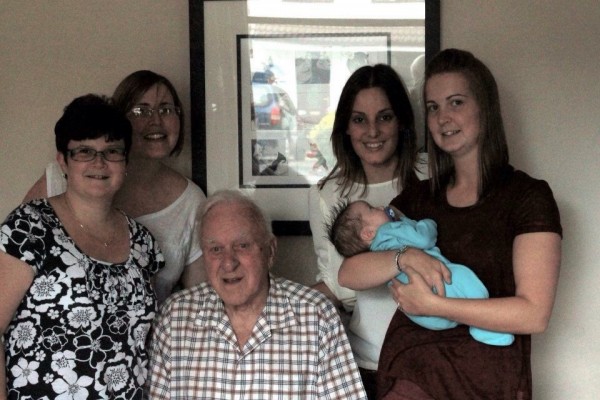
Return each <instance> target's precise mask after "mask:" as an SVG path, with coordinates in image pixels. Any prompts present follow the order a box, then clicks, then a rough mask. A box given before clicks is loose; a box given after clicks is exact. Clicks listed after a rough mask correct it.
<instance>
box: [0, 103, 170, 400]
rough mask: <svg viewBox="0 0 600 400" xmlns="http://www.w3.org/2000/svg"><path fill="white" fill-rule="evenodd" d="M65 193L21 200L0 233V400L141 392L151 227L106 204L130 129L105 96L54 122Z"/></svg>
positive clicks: (152, 265) (157, 258)
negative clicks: (149, 229) (65, 188)
mask: <svg viewBox="0 0 600 400" xmlns="http://www.w3.org/2000/svg"><path fill="white" fill-rule="evenodd" d="M55 133H56V147H57V150H58V152H57V160H58V162H59V164H60V166H61V168H62V170H63V172H64V173H65V175H66V176H67V191H66V192H65V193H64V194H61V195H59V196H55V197H51V198H49V199H47V200H46V199H45V200H34V201H31V202H29V203H26V204H23V205H21V206H20V207H18V208H17V209H16V210H14V211H13V212H12V213H11V214H9V215H8V217H7V218H6V220H5V221H4V223H3V224H2V225H1V228H0V229H1V230H0V332H2V333H3V334H4V336H3V341H4V346H0V400H3V399H6V398H8V399H23V398H31V399H108V398H110V399H127V400H129V399H141V398H142V395H143V393H142V388H143V385H144V382H145V379H146V368H147V355H146V346H145V344H146V337H147V334H148V331H149V329H150V326H151V323H152V319H153V318H154V313H155V309H156V299H155V296H154V293H153V291H152V287H151V284H150V280H151V277H152V276H153V275H154V274H155V273H156V272H157V271H158V270H159V269H160V268H162V266H163V265H164V261H163V256H162V254H161V252H160V250H159V249H158V246H157V245H156V242H155V240H154V238H153V237H152V235H151V234H150V232H149V231H148V230H147V229H146V228H144V227H143V226H142V225H140V224H138V223H136V222H135V221H134V220H133V219H132V218H129V217H128V216H126V215H125V214H123V213H122V212H121V211H119V210H117V209H115V208H114V207H113V206H112V201H113V197H114V194H115V193H116V191H117V190H118V189H119V187H120V186H121V184H122V183H123V180H124V178H125V168H126V163H127V154H128V151H129V148H130V146H131V125H130V123H129V121H128V120H127V118H126V117H124V116H123V115H122V114H121V113H120V112H119V111H118V110H116V109H115V108H114V107H113V106H112V105H111V104H110V103H109V102H108V101H107V100H106V99H105V98H104V97H100V96H96V95H86V96H82V97H79V98H77V99H75V100H74V101H73V102H72V103H71V104H69V105H68V106H67V107H66V108H65V111H64V114H63V116H62V117H61V119H60V120H59V121H58V122H57V123H56V127H55Z"/></svg>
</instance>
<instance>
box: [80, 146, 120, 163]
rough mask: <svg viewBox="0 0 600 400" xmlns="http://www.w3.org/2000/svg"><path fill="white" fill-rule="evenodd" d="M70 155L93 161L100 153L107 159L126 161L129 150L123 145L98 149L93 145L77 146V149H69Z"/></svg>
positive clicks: (81, 159)
mask: <svg viewBox="0 0 600 400" xmlns="http://www.w3.org/2000/svg"><path fill="white" fill-rule="evenodd" d="M68 153H69V156H70V157H71V159H72V160H75V161H92V160H95V159H96V156H97V155H98V154H100V155H101V156H102V158H103V159H104V160H105V161H111V162H118V161H125V159H126V158H127V152H126V151H125V149H123V148H121V147H115V148H111V149H106V150H102V151H98V150H96V149H92V148H91V147H77V148H76V149H70V150H69V151H68Z"/></svg>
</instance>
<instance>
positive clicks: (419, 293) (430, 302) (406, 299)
mask: <svg viewBox="0 0 600 400" xmlns="http://www.w3.org/2000/svg"><path fill="white" fill-rule="evenodd" d="M405 274H406V275H407V276H408V280H409V282H408V283H402V282H400V281H399V280H398V279H392V286H391V287H390V291H391V293H392V297H394V301H396V304H398V308H399V309H400V311H403V312H406V313H407V314H413V315H428V316H429V315H432V310H433V309H434V306H435V302H436V301H438V300H439V299H440V296H438V295H437V294H435V293H434V292H433V290H432V288H431V286H429V284H428V283H427V282H426V280H425V278H423V276H422V275H421V274H419V273H418V272H417V271H415V270H414V269H413V268H411V267H406V268H405ZM442 296H443V295H442Z"/></svg>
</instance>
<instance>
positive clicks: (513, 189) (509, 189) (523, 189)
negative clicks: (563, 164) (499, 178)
mask: <svg viewBox="0 0 600 400" xmlns="http://www.w3.org/2000/svg"><path fill="white" fill-rule="evenodd" d="M498 190H500V192H503V193H505V194H506V195H509V196H517V197H522V198H526V197H531V196H535V197H538V196H542V197H551V198H553V197H554V196H553V194H552V189H550V185H549V184H548V182H547V181H545V180H543V179H539V178H534V177H532V176H531V175H529V174H528V173H526V172H524V171H521V170H518V169H513V168H512V167H511V168H510V169H509V170H508V172H507V173H506V176H505V179H504V184H501V185H499V186H498Z"/></svg>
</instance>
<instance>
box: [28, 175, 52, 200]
mask: <svg viewBox="0 0 600 400" xmlns="http://www.w3.org/2000/svg"><path fill="white" fill-rule="evenodd" d="M46 197H48V189H47V184H46V174H45V173H44V174H43V175H42V176H41V177H40V179H38V180H37V181H36V182H35V183H34V184H33V186H32V187H31V188H30V189H29V191H28V192H27V194H26V195H25V198H24V199H23V201H22V203H27V202H29V201H31V200H35V199H43V198H46Z"/></svg>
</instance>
